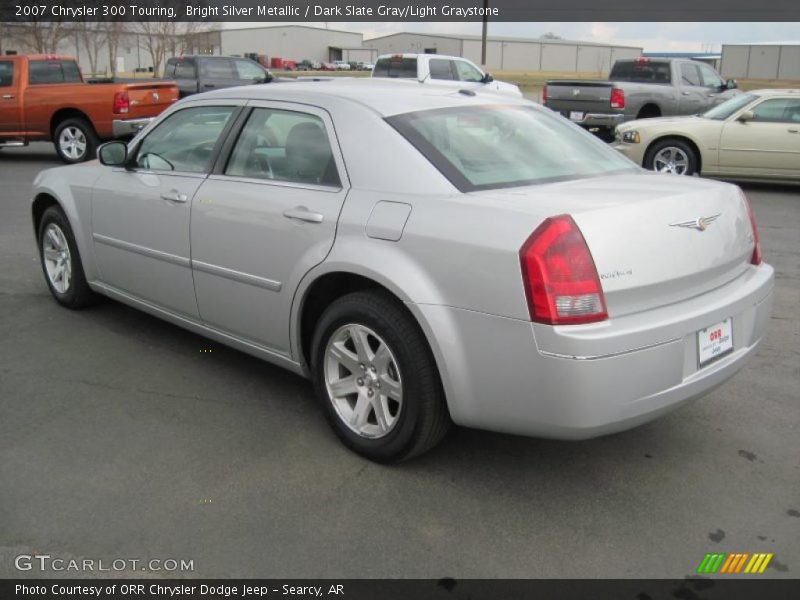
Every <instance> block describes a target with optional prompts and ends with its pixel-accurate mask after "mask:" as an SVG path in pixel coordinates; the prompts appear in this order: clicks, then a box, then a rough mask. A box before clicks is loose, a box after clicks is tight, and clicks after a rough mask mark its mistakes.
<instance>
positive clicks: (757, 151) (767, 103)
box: [719, 97, 800, 178]
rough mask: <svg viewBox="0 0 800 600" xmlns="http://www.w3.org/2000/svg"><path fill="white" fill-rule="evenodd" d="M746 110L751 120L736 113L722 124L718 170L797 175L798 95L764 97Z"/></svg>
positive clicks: (799, 165)
mask: <svg viewBox="0 0 800 600" xmlns="http://www.w3.org/2000/svg"><path fill="white" fill-rule="evenodd" d="M750 110H751V111H752V112H753V115H754V119H753V120H750V121H745V122H743V121H739V120H738V119H737V118H736V117H737V116H738V115H736V116H734V118H733V119H730V120H729V121H728V122H726V123H725V125H724V126H723V128H722V135H721V137H720V143H719V157H720V159H719V162H720V172H722V173H726V174H730V175H742V176H747V175H752V176H765V177H789V178H794V177H800V98H794V97H785V98H767V99H765V100H763V101H762V102H760V103H759V104H757V105H756V106H753V107H751V108H750Z"/></svg>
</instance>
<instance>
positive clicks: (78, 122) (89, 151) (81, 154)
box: [53, 118, 99, 164]
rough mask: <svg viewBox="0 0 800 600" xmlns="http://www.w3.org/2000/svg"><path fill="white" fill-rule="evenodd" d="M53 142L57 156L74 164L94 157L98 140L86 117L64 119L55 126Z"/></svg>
mask: <svg viewBox="0 0 800 600" xmlns="http://www.w3.org/2000/svg"><path fill="white" fill-rule="evenodd" d="M53 140H54V141H53V143H54V144H55V147H56V152H57V153H58V156H59V158H61V160H63V161H64V162H65V163H68V164H75V163H79V162H83V161H86V160H90V159H92V158H94V155H95V152H96V150H97V145H98V142H99V140H98V139H97V134H96V133H95V131H94V128H93V127H92V124H91V123H89V122H88V121H87V120H86V119H81V118H74V119H66V120H64V121H62V122H61V123H59V124H58V126H57V127H56V130H55V133H54V136H53Z"/></svg>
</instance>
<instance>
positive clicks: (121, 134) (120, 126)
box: [111, 117, 153, 138]
mask: <svg viewBox="0 0 800 600" xmlns="http://www.w3.org/2000/svg"><path fill="white" fill-rule="evenodd" d="M152 120H153V117H143V118H140V119H115V120H114V121H113V122H112V124H111V126H112V134H113V136H114V137H115V138H125V137H133V136H134V135H136V134H137V133H139V130H140V129H142V128H144V127H146V126H147V125H149V124H150V122H151V121H152Z"/></svg>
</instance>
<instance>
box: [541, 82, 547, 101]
mask: <svg viewBox="0 0 800 600" xmlns="http://www.w3.org/2000/svg"><path fill="white" fill-rule="evenodd" d="M542 104H547V84H545V85H544V87H543V88H542Z"/></svg>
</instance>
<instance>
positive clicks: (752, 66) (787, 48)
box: [721, 41, 800, 81]
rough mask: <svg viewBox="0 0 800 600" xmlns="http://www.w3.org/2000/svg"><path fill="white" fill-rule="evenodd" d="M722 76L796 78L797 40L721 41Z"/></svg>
mask: <svg viewBox="0 0 800 600" xmlns="http://www.w3.org/2000/svg"><path fill="white" fill-rule="evenodd" d="M721 72H722V76H723V77H728V78H732V79H735V78H745V79H785V80H790V81H800V42H797V41H794V42H770V43H764V44H724V45H723V46H722V71H721Z"/></svg>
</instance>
